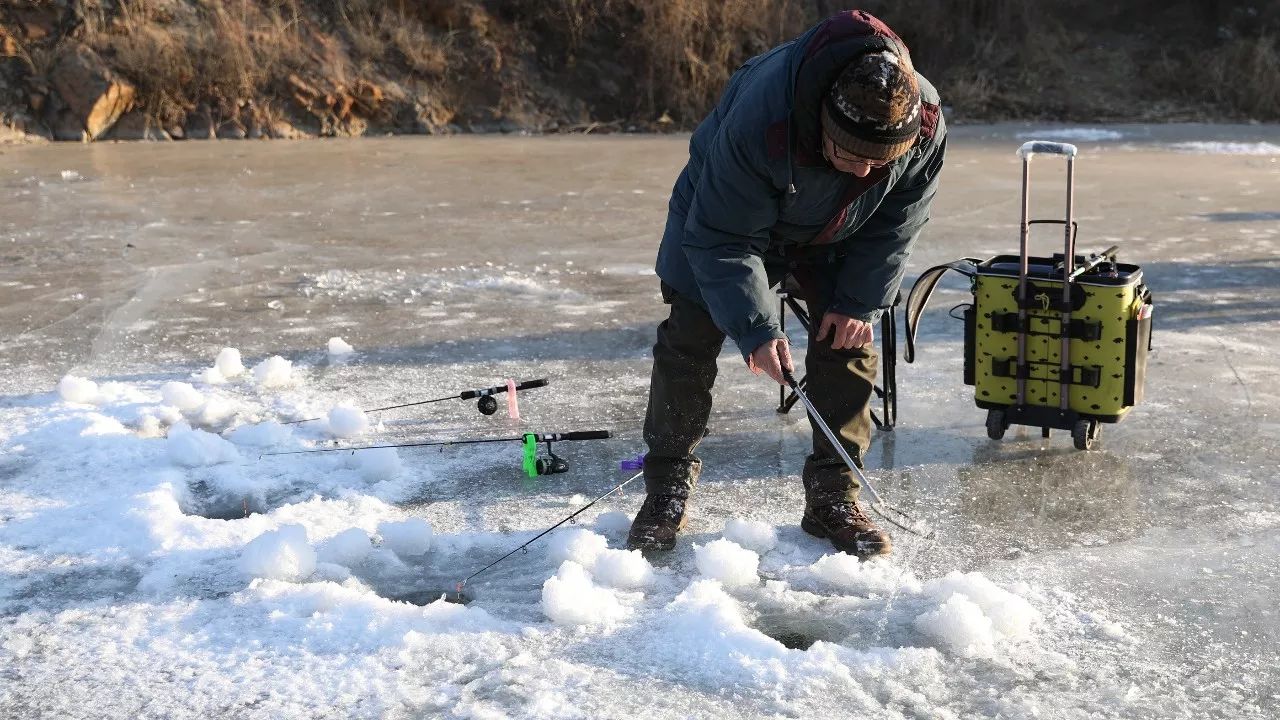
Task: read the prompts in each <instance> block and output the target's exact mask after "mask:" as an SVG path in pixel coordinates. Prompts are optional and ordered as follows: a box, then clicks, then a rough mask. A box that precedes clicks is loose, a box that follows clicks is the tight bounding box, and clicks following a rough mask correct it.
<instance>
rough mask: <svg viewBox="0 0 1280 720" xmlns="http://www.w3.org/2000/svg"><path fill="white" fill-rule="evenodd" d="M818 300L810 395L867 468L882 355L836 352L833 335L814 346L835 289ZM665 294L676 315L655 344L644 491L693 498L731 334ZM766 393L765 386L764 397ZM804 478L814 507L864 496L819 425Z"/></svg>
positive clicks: (813, 313)
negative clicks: (719, 366) (719, 362)
mask: <svg viewBox="0 0 1280 720" xmlns="http://www.w3.org/2000/svg"><path fill="white" fill-rule="evenodd" d="M816 294H817V295H818V300H817V301H814V300H813V299H811V300H810V302H808V303H807V304H808V309H809V314H810V317H812V318H813V322H814V332H812V333H810V334H809V345H808V351H807V353H806V355H805V363H804V364H805V371H806V373H807V376H808V381H807V394H808V396H809V399H810V400H812V401H813V404H814V406H815V407H816V408H817V409H818V412H819V413H821V414H822V417H823V419H824V420H826V421H827V424H828V425H830V426H831V429H832V430H833V431H834V432H835V433H836V435H837V436H838V437H839V438H840V440H841V444H842V445H844V447H845V450H846V451H848V453H849V455H850V456H851V457H853V458H854V459H855V460H857V461H858V463H859V464H861V458H862V456H863V455H864V454H865V452H866V449H867V446H868V445H869V444H870V442H871V409H870V405H869V403H870V400H871V395H872V392H873V391H872V388H873V387H874V385H875V380H876V368H877V365H876V362H877V360H878V358H879V356H878V355H877V354H876V352H875V349H874V348H873V347H872V346H870V345H868V346H865V347H861V348H855V349H852V350H833V349H832V348H831V344H830V341H831V338H830V337H828V338H827V339H826V341H824V342H822V343H818V342H815V341H814V337H815V336H816V335H817V331H818V323H820V322H821V321H822V315H823V313H824V312H825V310H826V305H827V304H828V302H829V297H830V295H829V290H828V291H827V292H822V290H821V288H820V289H819V290H818V292H817V293H816ZM662 296H663V299H664V300H665V301H666V302H667V303H669V304H670V305H671V315H670V317H668V318H667V319H666V320H665V321H664V322H663V323H662V324H661V325H659V326H658V341H657V343H656V344H655V345H654V346H653V375H652V379H651V380H650V384H649V406H648V410H647V412H646V415H645V421H644V439H645V442H646V443H648V445H649V452H648V454H647V455H645V461H644V478H645V490H646V492H648V493H650V494H659V495H675V496H678V497H688V496H689V494H690V492H691V491H692V490H693V486H694V485H695V484H696V483H697V481H698V475H699V472H700V471H701V468H702V461H701V460H699V459H698V457H697V456H696V455H694V449H695V448H697V446H698V443H700V442H701V441H702V438H703V436H704V435H705V434H706V428H707V419H708V418H709V417H710V415H711V387H712V385H714V384H715V380H716V357H717V356H719V354H720V348H721V346H722V345H723V344H724V340H725V335H724V333H723V332H721V331H720V329H719V328H718V327H716V325H715V323H714V322H713V321H712V320H711V315H710V314H708V313H707V311H706V310H705V309H703V308H702V306H700V305H698V304H697V303H695V302H693V301H692V300H690V299H688V298H685V297H683V296H681V295H679V294H677V293H676V292H675V291H673V290H672V289H671V288H670V287H668V286H666V285H665V284H664V285H663V287H662ZM764 390H765V388H764V387H762V388H761V391H762V393H763V392H764ZM810 424H812V419H811V420H810ZM801 477H802V479H803V480H804V489H805V501H806V502H807V503H808V504H809V505H810V506H819V505H830V504H833V503H837V502H845V501H852V500H856V499H857V497H858V489H859V487H858V481H857V478H856V477H855V476H854V474H853V473H852V471H850V470H849V469H848V468H846V467H845V466H844V462H843V461H841V460H840V457H839V455H838V454H837V453H836V452H835V450H834V449H833V448H832V447H831V444H830V442H828V441H827V438H826V435H824V434H823V433H822V431H821V430H820V429H819V428H817V427H816V426H815V427H813V454H812V455H810V456H809V457H808V458H807V459H806V461H805V464H804V470H803V472H802V473H801Z"/></svg>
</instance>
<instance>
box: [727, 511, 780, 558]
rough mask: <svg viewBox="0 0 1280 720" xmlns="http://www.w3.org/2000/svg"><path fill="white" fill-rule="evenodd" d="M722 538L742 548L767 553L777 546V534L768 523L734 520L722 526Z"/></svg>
mask: <svg viewBox="0 0 1280 720" xmlns="http://www.w3.org/2000/svg"><path fill="white" fill-rule="evenodd" d="M724 536H725V539H727V540H732V541H733V542H736V543H738V544H739V545H741V546H742V547H744V548H747V549H749V550H754V551H756V552H758V553H767V552H769V551H770V550H772V549H773V548H775V547H776V546H777V545H778V533H777V532H776V531H775V530H774V529H773V526H772V525H770V524H769V523H765V522H760V521H758V520H739V519H737V518H734V519H733V520H730V521H729V522H727V523H725V525H724Z"/></svg>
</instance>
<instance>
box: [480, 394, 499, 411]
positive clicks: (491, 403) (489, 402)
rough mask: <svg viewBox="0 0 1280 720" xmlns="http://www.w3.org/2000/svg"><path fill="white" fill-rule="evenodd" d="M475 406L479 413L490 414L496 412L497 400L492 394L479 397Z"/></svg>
mask: <svg viewBox="0 0 1280 720" xmlns="http://www.w3.org/2000/svg"><path fill="white" fill-rule="evenodd" d="M476 406H477V409H478V410H479V411H480V414H481V415H492V414H494V413H496V412H498V401H497V400H495V399H494V397H493V396H492V395H485V396H484V397H481V398H480V400H479V401H478V402H477V403H476Z"/></svg>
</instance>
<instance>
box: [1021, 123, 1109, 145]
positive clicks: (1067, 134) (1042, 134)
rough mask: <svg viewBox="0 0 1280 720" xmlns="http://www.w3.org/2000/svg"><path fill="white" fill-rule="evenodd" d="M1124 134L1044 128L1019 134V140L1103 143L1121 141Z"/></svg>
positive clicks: (1083, 129) (1097, 129) (1093, 129)
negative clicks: (1105, 141)
mask: <svg viewBox="0 0 1280 720" xmlns="http://www.w3.org/2000/svg"><path fill="white" fill-rule="evenodd" d="M1123 137H1124V133H1122V132H1120V131H1118V130H1107V129H1106V128H1087V127H1068V128H1043V129H1040V130H1034V131H1031V132H1021V133H1018V139H1019V140H1059V141H1064V142H1102V141H1104V140H1120V139H1121V138H1123Z"/></svg>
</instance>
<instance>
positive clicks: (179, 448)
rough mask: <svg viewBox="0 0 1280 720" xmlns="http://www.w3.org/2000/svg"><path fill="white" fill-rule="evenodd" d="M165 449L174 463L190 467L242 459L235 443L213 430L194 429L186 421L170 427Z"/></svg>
mask: <svg viewBox="0 0 1280 720" xmlns="http://www.w3.org/2000/svg"><path fill="white" fill-rule="evenodd" d="M165 451H166V452H167V453H168V455H169V460H171V461H172V462H173V463H174V464H176V465H182V466H183V467H190V468H195V467H205V466H208V465H217V464H219V463H227V462H235V461H236V460H238V459H240V453H239V452H238V451H237V450H236V448H235V446H234V445H232V444H231V443H229V442H227V441H226V440H223V439H222V438H221V437H219V436H217V435H214V434H213V433H211V432H205V431H204V430H193V429H192V428H191V426H190V425H187V424H186V423H178V424H177V425H174V426H173V427H171V428H169V438H168V439H167V440H166V441H165Z"/></svg>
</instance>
